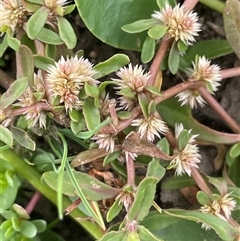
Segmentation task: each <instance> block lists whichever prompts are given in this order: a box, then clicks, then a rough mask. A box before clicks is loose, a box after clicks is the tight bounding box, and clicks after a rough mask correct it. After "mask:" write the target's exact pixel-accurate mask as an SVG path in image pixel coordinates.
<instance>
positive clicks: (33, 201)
mask: <svg viewBox="0 0 240 241" xmlns="http://www.w3.org/2000/svg"><path fill="white" fill-rule="evenodd" d="M41 196H42V194H41V193H40V192H35V194H34V195H33V197H32V198H31V200H30V202H29V203H28V205H27V207H26V208H25V210H26V212H27V213H28V214H29V215H30V214H31V212H32V211H33V209H34V208H35V206H36V205H37V203H38V201H39V199H40V197H41Z"/></svg>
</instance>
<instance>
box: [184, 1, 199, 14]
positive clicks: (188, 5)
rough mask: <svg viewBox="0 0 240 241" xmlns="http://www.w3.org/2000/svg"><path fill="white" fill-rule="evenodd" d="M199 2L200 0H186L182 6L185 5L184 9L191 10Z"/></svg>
mask: <svg viewBox="0 0 240 241" xmlns="http://www.w3.org/2000/svg"><path fill="white" fill-rule="evenodd" d="M197 3H198V0H185V1H184V3H183V4H182V6H184V11H185V12H188V11H191V10H192V9H193V8H194V7H195V6H196V5H197Z"/></svg>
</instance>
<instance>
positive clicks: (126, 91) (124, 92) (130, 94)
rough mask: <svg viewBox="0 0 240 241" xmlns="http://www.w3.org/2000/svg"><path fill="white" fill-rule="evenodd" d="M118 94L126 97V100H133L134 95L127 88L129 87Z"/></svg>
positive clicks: (130, 89)
mask: <svg viewBox="0 0 240 241" xmlns="http://www.w3.org/2000/svg"><path fill="white" fill-rule="evenodd" d="M119 93H120V94H121V95H124V96H126V97H128V98H134V96H135V93H134V92H133V90H132V88H131V87H129V86H127V87H124V88H123V89H121V90H120V91H119Z"/></svg>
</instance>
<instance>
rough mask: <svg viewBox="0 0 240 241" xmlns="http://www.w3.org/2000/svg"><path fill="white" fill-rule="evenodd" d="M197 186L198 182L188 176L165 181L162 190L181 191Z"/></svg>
mask: <svg viewBox="0 0 240 241" xmlns="http://www.w3.org/2000/svg"><path fill="white" fill-rule="evenodd" d="M194 185H196V182H195V181H194V180H193V178H192V177H189V176H188V175H183V176H178V177H177V176H172V177H169V178H168V179H166V180H164V181H163V183H162V186H161V187H162V188H163V189H167V190H174V189H180V188H183V187H190V186H194Z"/></svg>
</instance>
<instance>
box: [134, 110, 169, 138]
mask: <svg viewBox="0 0 240 241" xmlns="http://www.w3.org/2000/svg"><path fill="white" fill-rule="evenodd" d="M131 125H132V126H137V127H138V130H137V132H138V133H139V134H140V138H144V137H146V139H147V140H148V141H149V142H153V141H154V139H155V136H157V137H159V138H160V135H159V133H161V134H164V133H165V132H166V131H167V130H168V128H167V126H166V124H165V122H164V121H162V120H161V119H160V118H159V117H158V114H157V113H156V112H154V113H153V114H151V115H150V116H149V117H148V118H147V119H146V118H144V117H142V118H139V119H136V120H133V121H132V123H131Z"/></svg>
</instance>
